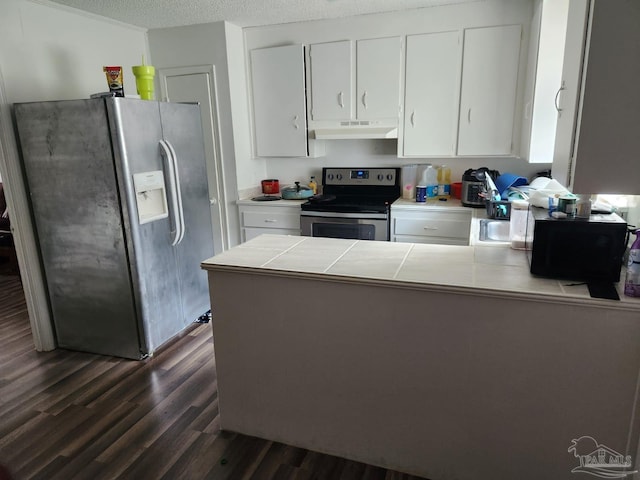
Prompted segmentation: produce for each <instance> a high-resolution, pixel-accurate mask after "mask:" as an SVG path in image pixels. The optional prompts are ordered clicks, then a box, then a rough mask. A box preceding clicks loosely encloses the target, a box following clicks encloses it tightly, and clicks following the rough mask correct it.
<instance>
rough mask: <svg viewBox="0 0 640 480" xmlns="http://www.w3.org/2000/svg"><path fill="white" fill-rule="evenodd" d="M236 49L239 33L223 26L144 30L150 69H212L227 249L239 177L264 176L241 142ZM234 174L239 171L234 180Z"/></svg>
mask: <svg viewBox="0 0 640 480" xmlns="http://www.w3.org/2000/svg"><path fill="white" fill-rule="evenodd" d="M241 45H242V30H241V29H240V27H237V26H235V25H232V24H230V23H226V22H216V23H207V24H199V25H190V26H185V27H174V28H159V29H152V30H150V31H149V46H150V49H151V52H152V55H153V60H154V65H155V67H156V68H172V67H188V66H196V65H214V66H215V72H216V92H217V104H218V114H219V115H218V118H219V121H220V157H221V163H222V169H223V176H224V184H225V196H226V198H225V201H226V204H227V212H228V217H227V219H228V225H229V232H230V237H231V238H230V243H231V245H235V244H236V243H238V242H239V233H240V227H239V220H238V214H237V206H236V204H235V201H236V200H237V199H238V188H246V182H245V183H244V184H243V183H241V182H240V181H239V178H243V179H249V182H250V184H251V185H255V182H257V180H254V179H259V178H264V175H265V173H266V172H265V169H264V161H263V160H262V159H261V160H260V161H257V162H252V161H251V159H250V158H249V156H248V154H247V152H248V149H249V145H250V144H249V141H248V140H246V139H245V137H246V136H247V135H248V131H249V127H248V123H249V117H248V112H247V107H246V100H245V99H244V97H245V96H246V93H245V92H246V87H245V85H246V81H245V72H244V68H243V66H244V61H243V60H242V46H241ZM236 57H239V58H236ZM238 153H239V155H238ZM254 166H255V169H256V170H257V172H256V173H255V174H253V170H252V167H254ZM236 172H240V176H239V175H238V174H237V173H236Z"/></svg>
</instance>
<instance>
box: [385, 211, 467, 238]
mask: <svg viewBox="0 0 640 480" xmlns="http://www.w3.org/2000/svg"><path fill="white" fill-rule="evenodd" d="M392 222H393V224H392V231H393V235H412V236H420V237H447V238H460V239H464V240H466V241H468V240H469V231H470V228H471V216H470V215H469V214H467V213H466V212H406V213H405V212H403V213H400V214H398V215H396V216H392Z"/></svg>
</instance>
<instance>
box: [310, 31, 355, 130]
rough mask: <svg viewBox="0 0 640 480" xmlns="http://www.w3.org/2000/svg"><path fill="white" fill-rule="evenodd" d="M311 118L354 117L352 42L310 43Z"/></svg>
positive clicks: (345, 118) (347, 118) (346, 118)
mask: <svg viewBox="0 0 640 480" xmlns="http://www.w3.org/2000/svg"><path fill="white" fill-rule="evenodd" d="M309 58H310V59H311V119H312V120H314V121H317V120H350V119H352V118H353V107H352V101H353V99H352V93H351V92H352V91H353V85H354V82H353V78H354V76H355V72H354V69H355V66H354V62H353V61H352V52H351V42H350V41H348V40H345V41H341V42H330V43H317V44H314V45H311V46H310V50H309Z"/></svg>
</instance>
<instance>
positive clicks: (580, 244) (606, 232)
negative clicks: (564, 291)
mask: <svg viewBox="0 0 640 480" xmlns="http://www.w3.org/2000/svg"><path fill="white" fill-rule="evenodd" d="M530 213H531V215H529V216H528V219H527V220H528V221H527V235H526V239H531V238H532V239H533V241H532V243H529V244H528V245H527V250H528V256H529V264H530V266H531V273H532V274H534V275H540V276H542V277H548V278H564V279H568V280H577V281H584V282H587V284H588V285H589V290H590V292H591V295H592V296H593V297H599V298H614V299H618V298H619V297H618V296H617V294H615V289H614V288H613V283H614V282H618V281H619V280H620V270H621V267H622V258H623V255H624V253H625V249H626V238H627V223H626V222H625V221H624V220H623V219H622V218H620V217H619V216H618V215H616V214H615V213H610V214H605V215H602V214H595V215H594V214H592V215H590V216H589V218H562V219H558V218H552V217H550V216H549V212H548V211H547V210H546V209H543V208H537V207H532V208H530ZM531 232H533V235H531V234H530V233H531ZM603 289H604V290H605V292H604V294H603V292H602V290H603ZM592 290H593V291H592ZM596 290H598V291H599V292H596ZM608 292H609V293H608ZM606 295H609V296H606Z"/></svg>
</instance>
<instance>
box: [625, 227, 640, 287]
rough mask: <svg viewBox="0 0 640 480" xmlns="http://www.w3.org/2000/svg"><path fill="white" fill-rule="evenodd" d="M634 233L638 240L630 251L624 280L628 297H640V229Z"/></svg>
mask: <svg viewBox="0 0 640 480" xmlns="http://www.w3.org/2000/svg"><path fill="white" fill-rule="evenodd" d="M634 233H635V234H636V239H635V241H634V242H633V244H632V245H631V249H630V250H629V260H628V261H627V275H626V277H625V280H624V294H625V295H626V296H627V297H640V228H638V229H637V230H636V231H635V232H634Z"/></svg>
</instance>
